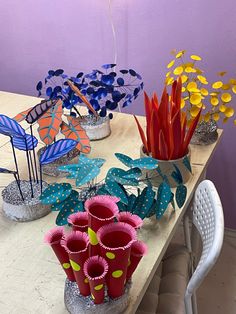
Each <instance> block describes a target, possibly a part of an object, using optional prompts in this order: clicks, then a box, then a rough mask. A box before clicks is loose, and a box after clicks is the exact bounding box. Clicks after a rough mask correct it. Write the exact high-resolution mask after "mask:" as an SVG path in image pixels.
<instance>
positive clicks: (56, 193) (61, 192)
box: [40, 183, 72, 205]
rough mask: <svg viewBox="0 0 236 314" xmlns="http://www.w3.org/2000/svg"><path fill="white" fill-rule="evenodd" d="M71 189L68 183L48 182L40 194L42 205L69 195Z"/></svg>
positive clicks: (57, 201)
mask: <svg viewBox="0 0 236 314" xmlns="http://www.w3.org/2000/svg"><path fill="white" fill-rule="evenodd" d="M71 191H72V187H71V185H70V184H69V183H53V184H50V185H49V186H48V187H47V188H46V190H44V191H43V193H42V195H41V196H40V200H41V203H42V204H44V205H48V204H55V203H60V202H62V201H64V200H65V199H66V198H67V197H68V196H69V195H70V193H71Z"/></svg>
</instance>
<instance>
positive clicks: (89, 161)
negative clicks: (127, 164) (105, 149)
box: [79, 154, 106, 168]
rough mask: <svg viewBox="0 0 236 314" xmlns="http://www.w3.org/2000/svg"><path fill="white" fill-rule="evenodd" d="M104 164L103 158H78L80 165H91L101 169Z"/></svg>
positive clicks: (81, 156) (84, 156) (82, 156)
mask: <svg viewBox="0 0 236 314" xmlns="http://www.w3.org/2000/svg"><path fill="white" fill-rule="evenodd" d="M105 162H106V160H105V159H103V158H88V157H87V156H86V155H83V154H81V155H80V156H79V163H82V164H85V165H93V166H96V167H99V168H101V167H102V166H103V164H104V163H105Z"/></svg>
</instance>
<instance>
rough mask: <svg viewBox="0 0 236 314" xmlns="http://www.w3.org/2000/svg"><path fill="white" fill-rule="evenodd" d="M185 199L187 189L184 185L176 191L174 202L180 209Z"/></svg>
mask: <svg viewBox="0 0 236 314" xmlns="http://www.w3.org/2000/svg"><path fill="white" fill-rule="evenodd" d="M186 197H187V188H186V186H185V185H183V184H181V185H179V186H178V187H177V189H176V194H175V200H176V203H177V205H178V207H179V208H180V207H182V206H183V205H184V202H185V200H186Z"/></svg>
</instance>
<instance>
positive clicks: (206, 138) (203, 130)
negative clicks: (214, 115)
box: [191, 120, 218, 145]
mask: <svg viewBox="0 0 236 314" xmlns="http://www.w3.org/2000/svg"><path fill="white" fill-rule="evenodd" d="M217 138H218V132H217V124H216V122H215V121H214V120H210V121H209V122H205V121H201V122H200V123H199V125H198V126H197V128H196V130H195V132H194V133H193V137H192V139H191V144H193V145H209V144H212V143H215V142H216V141H217Z"/></svg>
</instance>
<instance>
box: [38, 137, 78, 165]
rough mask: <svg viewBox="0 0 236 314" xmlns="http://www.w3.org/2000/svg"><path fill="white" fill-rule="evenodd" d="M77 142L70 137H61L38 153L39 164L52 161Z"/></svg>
mask: <svg viewBox="0 0 236 314" xmlns="http://www.w3.org/2000/svg"><path fill="white" fill-rule="evenodd" d="M77 144H78V142H77V141H75V140H71V139H62V140H59V141H56V142H55V143H53V144H51V145H49V146H48V147H47V148H46V149H45V151H44V152H43V153H42V154H41V155H40V159H39V160H40V164H41V165H46V164H49V163H51V162H54V161H55V160H56V159H58V158H60V157H62V156H64V155H65V154H67V153H68V152H70V151H71V150H72V149H74V148H75V147H76V145H77Z"/></svg>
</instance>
